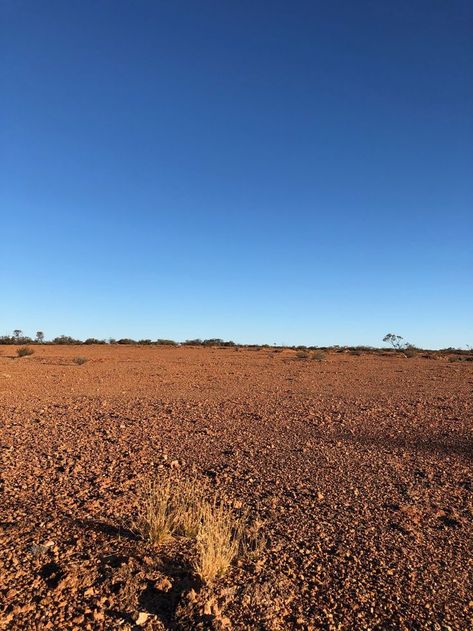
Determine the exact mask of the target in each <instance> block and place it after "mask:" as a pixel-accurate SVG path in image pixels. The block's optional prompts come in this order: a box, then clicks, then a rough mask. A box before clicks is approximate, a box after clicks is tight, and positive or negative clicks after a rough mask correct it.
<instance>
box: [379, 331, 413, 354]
mask: <svg viewBox="0 0 473 631" xmlns="http://www.w3.org/2000/svg"><path fill="white" fill-rule="evenodd" d="M403 340H404V338H403V337H401V336H400V335H396V334H395V333H388V334H387V335H385V336H384V337H383V342H386V343H388V344H391V346H392V347H393V348H394V350H396V351H402V350H404V349H405V348H407V347H410V346H411V344H408V343H407V342H404V341H403Z"/></svg>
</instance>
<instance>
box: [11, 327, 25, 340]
mask: <svg viewBox="0 0 473 631" xmlns="http://www.w3.org/2000/svg"><path fill="white" fill-rule="evenodd" d="M13 335H14V336H15V339H16V340H19V339H20V337H23V331H22V330H21V329H15V330H14V331H13Z"/></svg>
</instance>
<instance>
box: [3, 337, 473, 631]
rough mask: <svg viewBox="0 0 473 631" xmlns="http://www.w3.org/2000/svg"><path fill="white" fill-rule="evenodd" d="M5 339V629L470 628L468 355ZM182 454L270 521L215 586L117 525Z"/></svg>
mask: <svg viewBox="0 0 473 631" xmlns="http://www.w3.org/2000/svg"><path fill="white" fill-rule="evenodd" d="M15 350H16V349H15V348H13V347H0V457H1V469H0V475H1V478H0V488H1V492H2V496H3V499H2V503H1V505H0V552H1V556H0V621H1V623H2V624H3V627H2V628H5V629H41V630H42V629H116V628H122V629H133V628H134V629H139V628H145V629H172V628H181V629H196V628H202V629H212V628H216V629H218V628H230V629H274V630H277V629H334V630H335V629H439V630H441V629H445V630H448V629H455V630H456V629H468V628H470V622H471V618H472V613H473V602H472V601H473V596H472V592H471V585H472V552H473V548H472V537H471V535H472V518H473V507H472V500H473V493H472V479H471V471H472V469H471V467H472V458H473V454H472V438H471V437H472V433H471V432H472V429H473V420H472V410H473V398H472V392H473V363H472V362H449V361H447V358H437V359H426V358H423V357H415V358H411V359H406V358H404V357H394V356H374V355H363V356H360V357H356V356H352V355H350V354H343V353H340V354H337V353H330V354H328V355H327V357H326V360H325V361H322V362H316V361H303V360H298V359H296V357H295V353H293V352H290V351H285V352H281V353H273V352H271V351H268V350H260V351H252V350H241V351H240V352H235V351H234V350H232V349H198V348H184V347H183V348H165V347H117V346H103V347H101V346H95V347H92V346H91V347H58V346H36V347H35V354H34V355H32V356H31V357H26V358H14V356H15ZM78 355H82V356H85V357H87V358H88V359H89V361H88V362H87V363H86V364H84V365H82V366H78V365H76V364H74V362H73V358H74V357H75V356H78ZM173 461H178V464H176V463H174V464H173V468H174V469H177V470H178V473H179V474H182V475H183V476H184V475H188V474H190V473H191V472H193V473H194V475H202V476H205V477H206V478H208V479H209V480H210V483H211V484H212V485H215V486H216V487H217V488H219V489H221V490H222V491H223V492H225V493H226V494H227V495H228V496H229V497H230V498H232V501H235V505H236V506H239V502H241V503H242V504H243V506H244V507H248V508H249V509H250V513H251V517H252V519H253V520H257V521H258V522H260V523H261V524H262V525H261V531H262V532H263V533H264V536H265V540H266V544H265V548H264V550H263V551H262V553H261V555H260V557H259V558H257V559H256V560H254V559H253V560H248V559H247V560H245V559H241V560H240V561H239V562H238V563H236V564H235V566H234V567H232V568H231V569H230V571H229V572H228V573H227V575H226V576H224V577H223V578H221V579H219V580H218V581H216V582H215V583H214V584H213V585H210V586H202V585H201V584H200V583H199V581H198V580H197V579H196V577H195V575H194V573H193V570H192V564H191V560H192V555H193V551H192V549H190V547H189V545H187V544H186V543H185V542H183V541H176V542H171V543H169V544H167V545H165V546H162V547H158V548H156V547H154V548H153V547H152V546H151V545H149V544H146V543H145V542H143V541H141V540H140V539H139V538H137V537H136V535H135V533H134V532H132V531H130V530H129V528H128V526H129V525H130V520H131V517H132V515H133V513H134V510H135V508H134V506H135V504H136V497H137V489H138V487H139V483H140V481H141V480H143V479H145V478H147V477H149V476H153V475H155V474H156V473H159V472H160V471H166V470H167V469H168V468H170V466H171V465H170V463H171V462H173ZM237 502H238V503H237Z"/></svg>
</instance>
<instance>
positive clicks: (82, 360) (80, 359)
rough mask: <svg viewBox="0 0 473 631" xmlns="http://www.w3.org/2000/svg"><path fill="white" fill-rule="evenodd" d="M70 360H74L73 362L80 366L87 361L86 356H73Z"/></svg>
mask: <svg viewBox="0 0 473 631" xmlns="http://www.w3.org/2000/svg"><path fill="white" fill-rule="evenodd" d="M72 361H73V362H74V364H77V365H78V366H82V364H85V363H87V362H88V361H89V360H88V359H87V357H74V359H73V360H72Z"/></svg>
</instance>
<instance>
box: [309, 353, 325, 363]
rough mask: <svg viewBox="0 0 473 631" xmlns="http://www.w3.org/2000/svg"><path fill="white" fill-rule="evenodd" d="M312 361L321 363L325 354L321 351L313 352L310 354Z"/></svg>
mask: <svg viewBox="0 0 473 631" xmlns="http://www.w3.org/2000/svg"><path fill="white" fill-rule="evenodd" d="M312 359H313V360H314V361H316V362H321V361H323V360H324V359H325V353H324V352H323V351H314V352H313V353H312Z"/></svg>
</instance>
